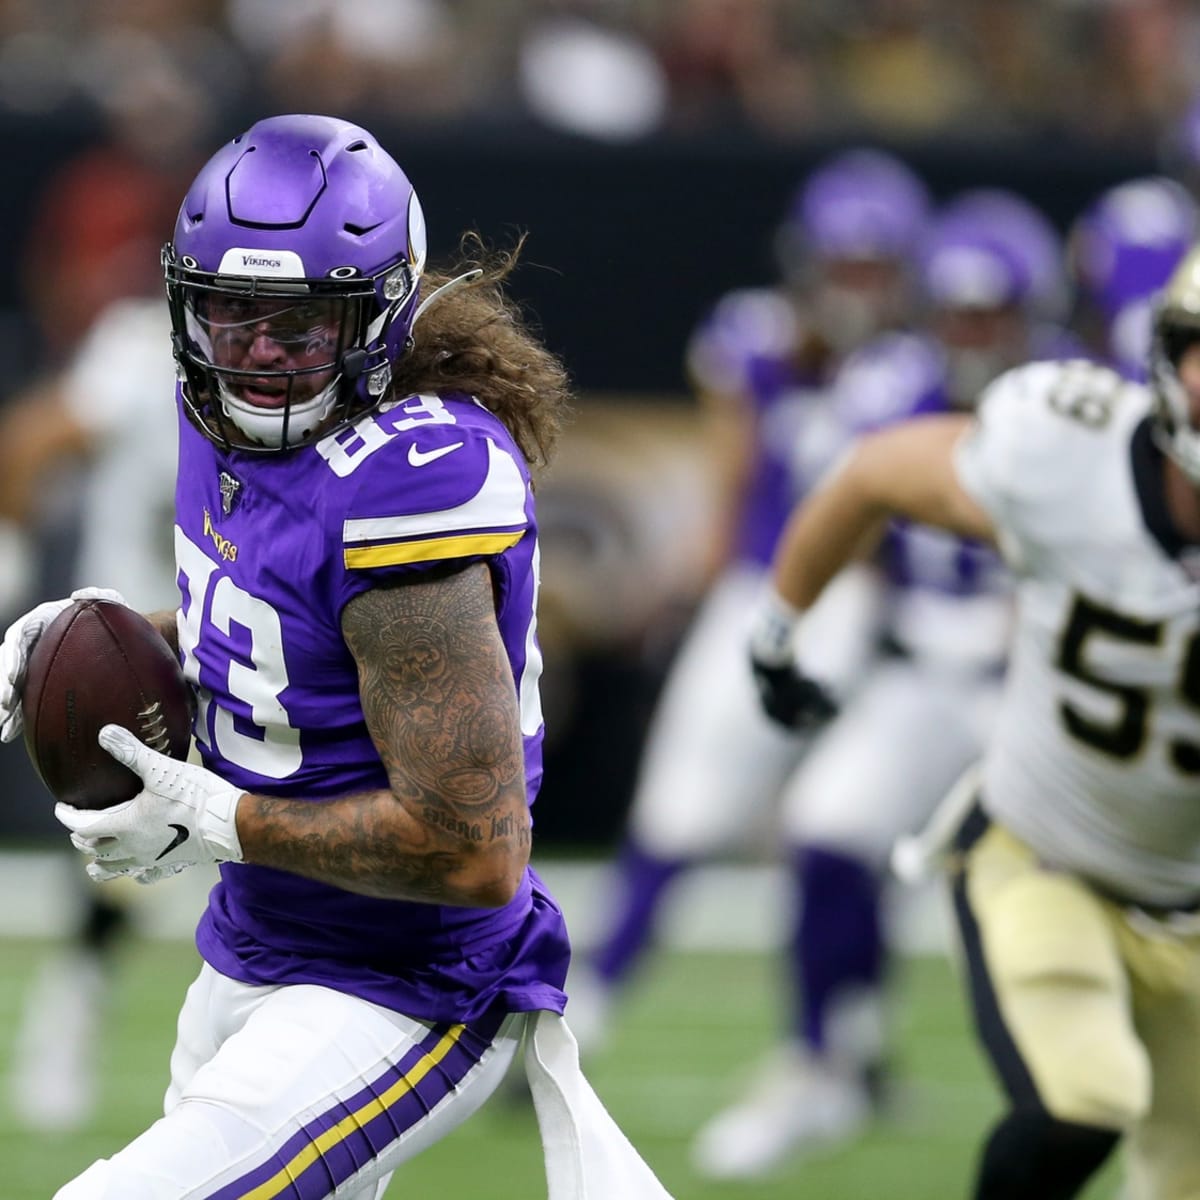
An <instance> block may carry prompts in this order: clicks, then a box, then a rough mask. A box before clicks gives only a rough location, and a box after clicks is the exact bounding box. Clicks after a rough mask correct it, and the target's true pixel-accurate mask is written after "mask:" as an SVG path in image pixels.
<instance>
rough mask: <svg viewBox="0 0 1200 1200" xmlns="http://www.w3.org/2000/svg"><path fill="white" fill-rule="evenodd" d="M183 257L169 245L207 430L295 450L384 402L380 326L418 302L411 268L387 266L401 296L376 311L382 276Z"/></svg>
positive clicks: (386, 369)
mask: <svg viewBox="0 0 1200 1200" xmlns="http://www.w3.org/2000/svg"><path fill="white" fill-rule="evenodd" d="M187 261H188V260H187V259H177V258H176V257H175V256H174V255H173V253H172V252H171V248H170V247H167V249H166V250H165V251H164V263H165V268H166V275H167V294H168V299H169V303H170V307H171V315H172V321H173V324H174V328H175V338H176V354H177V358H178V360H179V362H180V364H181V367H182V370H183V374H184V379H185V387H184V402H185V405H186V407H187V410H188V415H189V417H190V418H191V420H192V421H193V423H194V424H196V425H197V427H198V428H199V429H200V430H201V432H203V433H204V434H205V435H206V436H208V437H209V438H211V439H212V440H214V441H216V442H217V443H218V444H220V445H223V446H225V447H226V448H230V449H249V450H257V451H272V450H290V449H295V448H296V447H297V446H302V445H305V444H306V443H308V442H310V441H313V440H315V438H316V437H319V436H320V437H323V436H325V435H326V434H327V433H329V432H331V431H332V430H333V429H335V428H338V427H340V426H342V425H344V424H346V423H347V422H349V421H351V420H354V419H356V418H357V417H358V416H360V415H361V414H362V413H363V412H366V411H367V410H368V409H370V408H373V407H374V406H375V405H377V404H378V403H379V402H380V401H381V400H382V399H383V397H384V395H385V394H386V392H387V388H388V385H389V383H390V381H391V369H390V357H389V354H388V351H387V348H386V346H385V344H384V339H383V337H382V334H383V331H384V327H385V326H386V325H387V324H389V320H388V318H389V317H391V316H392V315H393V313H394V310H395V309H396V308H410V309H411V307H413V302H414V301H415V299H416V297H415V294H414V289H413V286H412V277H411V274H410V273H409V272H408V270H407V267H406V266H402V267H401V268H399V269H397V270H395V271H393V272H389V279H388V280H387V281H386V283H385V285H384V286H385V287H386V288H387V290H388V291H390V292H392V293H393V294H395V295H396V297H397V299H396V301H393V302H392V303H390V304H389V305H388V308H387V309H385V310H384V311H383V312H379V311H378V307H379V306H378V303H377V300H376V294H377V293H376V289H377V285H378V283H379V281H378V280H374V279H362V278H358V279H351V280H344V281H332V280H317V279H297V280H288V281H283V280H275V279H263V278H257V277H235V276H219V275H212V274H208V273H205V272H202V271H199V270H196V269H195V268H189V266H188V265H187ZM392 275H395V276H396V277H397V278H396V280H395V282H393V281H392V279H391V278H390V276H392ZM372 318H374V319H372ZM260 338H262V339H266V343H267V345H266V346H264V343H262V342H259V341H258V339H260ZM252 346H254V347H255V349H254V350H251V347H252Z"/></svg>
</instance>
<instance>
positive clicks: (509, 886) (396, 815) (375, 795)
mask: <svg viewBox="0 0 1200 1200" xmlns="http://www.w3.org/2000/svg"><path fill="white" fill-rule="evenodd" d="M342 632H343V635H344V636H345V638H346V644H347V645H348V646H349V647H350V651H351V653H352V654H353V655H354V658H355V661H356V662H357V663H358V679H359V692H360V695H361V697H362V705H363V712H364V713H365V714H366V719H367V726H368V728H369V729H370V731H371V736H372V738H373V739H374V741H375V745H376V746H377V747H378V749H379V754H380V757H381V758H382V759H383V764H384V766H385V767H386V768H387V773H388V779H389V780H390V782H391V789H390V790H389V791H378V792H365V793H361V794H358V795H353V796H345V797H342V798H341V799H338V800H334V801H330V802H328V803H321V804H314V803H312V802H311V801H302V800H289V799H276V798H272V797H267V796H257V795H246V796H243V797H242V800H241V803H240V805H239V807H238V814H237V826H238V835H239V837H240V839H241V843H242V851H243V853H244V855H245V859H246V861H247V862H253V863H259V864H261V865H264V866H272V867H279V868H281V869H283V870H286V871H291V872H293V873H294V874H297V875H304V876H307V877H308V878H310V879H319V880H323V881H324V882H326V883H332V884H335V885H336V886H338V887H341V888H345V889H346V890H348V891H352V892H360V893H362V894H364V895H369V896H381V897H385V898H390V899H396V900H421V901H427V902H429V903H433V904H461V905H468V906H479V907H492V906H496V907H498V906H500V905H503V904H506V903H508V901H509V900H510V899H511V898H512V896H513V895H514V893H515V891H516V888H517V886H518V885H519V883H520V881H521V877H522V875H523V873H524V870H525V865H526V863H527V862H528V861H529V846H530V833H529V830H530V822H529V809H528V806H527V804H526V797H525V768H524V759H523V754H522V747H521V726H520V718H519V713H518V709H517V694H516V688H515V687H514V684H513V677H512V671H511V668H510V666H509V662H508V658H507V656H506V654H505V652H504V646H503V644H502V642H501V640H500V631H499V629H498V627H497V625H496V616H495V608H494V605H493V600H492V584H491V575H490V573H489V571H488V569H487V567H485V566H483V565H481V564H476V565H473V566H470V567H468V568H467V569H466V570H463V571H461V572H459V573H458V574H455V575H451V576H448V577H443V578H438V579H433V580H426V581H423V582H416V583H407V584H403V585H400V586H396V587H389V588H377V589H374V590H372V591H369V592H366V593H364V594H362V595H360V596H357V597H356V598H355V599H354V600H352V601H351V602H350V603H349V604H348V605H347V606H346V609H345V612H344V613H343V616H342Z"/></svg>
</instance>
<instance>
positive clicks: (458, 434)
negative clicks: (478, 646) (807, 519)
mask: <svg viewBox="0 0 1200 1200" xmlns="http://www.w3.org/2000/svg"><path fill="white" fill-rule="evenodd" d="M537 545H538V544H537V527H536V521H535V516H534V505H533V497H532V489H531V486H530V481H529V474H528V470H527V467H526V464H525V461H524V459H523V457H522V456H521V454H520V452H519V451H518V449H517V448H516V446H515V444H514V443H513V441H512V439H511V437H510V436H509V434H508V432H507V431H506V430H505V428H504V426H503V425H502V424H501V422H500V421H499V419H498V418H497V417H495V416H494V415H493V414H492V413H490V412H488V411H487V410H486V409H484V408H483V407H481V406H480V405H479V404H477V403H476V402H475V401H474V400H473V399H471V398H470V397H467V396H453V395H446V396H441V397H439V396H410V397H407V398H405V399H402V400H399V401H396V402H392V403H388V404H385V405H383V406H381V407H380V409H379V410H377V411H375V412H373V413H371V414H369V415H367V416H364V417H363V418H362V419H361V420H360V421H358V422H357V423H356V424H355V425H353V426H351V427H349V428H347V429H344V430H341V431H339V432H336V433H333V434H330V435H329V436H327V437H326V438H324V439H323V440H321V441H319V442H317V443H315V444H314V445H311V446H305V447H302V448H301V449H298V450H296V451H293V452H290V453H285V454H275V455H271V454H250V453H245V452H237V451H234V452H232V453H229V454H223V453H222V452H221V451H219V450H218V449H217V448H216V447H215V446H213V445H212V444H211V443H210V442H208V441H207V440H206V439H204V438H203V437H201V436H200V434H199V433H197V432H196V430H195V429H193V428H192V426H191V425H190V423H189V422H188V421H187V420H186V419H183V418H181V420H180V464H179V474H178V485H177V490H176V559H177V563H178V568H179V582H180V590H181V593H182V606H181V612H180V618H179V631H180V637H179V641H180V651H181V655H182V658H183V667H184V673H185V675H186V676H187V678H188V679H189V681H190V682H191V683H192V685H193V686H194V688H195V690H196V695H197V701H198V703H197V714H196V722H195V733H196V740H197V744H198V746H199V749H200V752H201V756H202V758H203V761H204V763H205V765H206V766H207V767H209V768H210V769H212V770H214V771H215V772H216V773H217V774H219V775H220V776H221V777H222V778H224V779H227V780H228V781H229V782H231V783H233V784H235V785H237V786H238V787H241V788H245V789H246V790H248V791H252V792H257V793H261V794H265V795H275V796H289V797H297V798H300V799H304V800H309V801H311V802H312V803H320V802H321V801H322V800H326V799H332V798H334V797H338V796H344V795H349V794H353V793H355V792H361V791H366V790H372V789H380V788H387V787H388V786H389V784H388V778H387V774H386V771H385V770H384V767H383V763H382V762H381V760H380V757H379V754H378V752H377V751H376V749H375V746H374V743H373V742H372V740H371V737H370V734H369V732H368V730H367V726H366V722H365V718H364V715H363V710H362V704H361V701H360V698H359V690H358V672H357V666H356V663H355V661H354V658H353V656H352V655H351V654H350V651H349V649H348V647H347V646H346V643H345V640H344V638H343V637H342V632H341V615H342V611H343V609H344V608H345V606H346V604H347V603H348V602H349V601H350V600H352V599H353V598H354V597H355V596H356V595H359V594H361V593H362V592H363V591H365V590H367V589H370V588H373V587H377V586H383V585H387V584H388V583H389V582H395V581H398V580H403V579H404V578H406V577H407V578H412V577H413V576H414V574H417V575H418V576H419V573H420V572H423V571H427V570H429V569H431V568H437V567H441V566H445V565H451V566H452V565H455V564H465V563H468V562H471V561H486V562H487V564H488V567H489V569H490V571H491V575H492V580H493V590H494V594H495V598H496V620H497V625H498V627H499V631H500V637H501V640H502V642H503V644H504V648H505V651H506V653H507V656H508V660H509V664H510V666H511V669H512V677H513V683H514V687H515V689H516V691H517V693H518V698H519V702H520V717H521V730H522V734H523V740H524V757H525V775H526V792H527V795H528V798H529V801H530V802H532V800H533V798H534V796H535V795H536V794H537V790H538V785H539V783H540V779H541V763H542V755H541V743H542V716H541V708H540V704H539V701H538V677H539V675H540V671H541V655H540V652H539V651H538V646H537V640H536V625H535V610H536V603H537V575H538V549H537ZM437 752H438V749H437V747H436V746H431V747H430V748H429V753H431V754H436V753H437ZM465 832H466V834H467V836H472V837H478V838H479V839H481V840H482V839H483V838H486V837H487V836H488V835H489V832H490V831H489V830H488V829H485V828H480V829H478V830H477V831H474V832H472V831H471V830H467V831H465ZM197 944H198V945H199V948H200V951H201V953H202V954H203V955H204V957H205V958H206V959H207V960H208V961H209V962H210V963H211V964H212V965H213V966H214V967H215V968H216V969H217V970H218V971H220V972H221V973H222V974H225V975H228V976H231V977H232V978H235V979H239V980H241V981H243V982H246V983H251V984H270V983H282V982H288V983H315V984H320V985H323V986H327V987H333V988H336V989H338V990H341V991H347V992H350V993H352V994H355V995H359V996H362V997H363V998H365V999H368V1000H371V1001H373V1002H374V1003H378V1004H383V1005H384V1006H386V1007H390V1008H395V1009H398V1010H400V1011H404V1012H407V1013H408V1014H409V1015H412V1016H417V1017H423V1018H425V1019H428V1020H456V1021H458V1020H470V1019H473V1018H474V1017H476V1016H478V1015H480V1014H481V1013H482V1012H483V1011H486V1010H487V1008H488V1007H490V1006H491V1005H493V1004H496V1005H502V1006H503V1007H504V1008H505V1009H507V1010H509V1011H514V1010H528V1009H536V1008H551V1009H559V1010H561V1007H562V1004H563V1002H564V998H563V995H562V992H561V986H562V982H563V977H564V976H565V972H566V963H567V958H568V953H569V952H568V948H567V941H566V934H565V930H564V928H563V923H562V917H561V914H560V913H559V911H558V909H557V907H556V905H555V904H554V901H553V899H552V898H551V897H550V896H549V895H548V893H546V892H545V890H544V888H542V886H541V885H540V883H539V881H538V880H537V877H536V876H535V875H534V874H533V873H532V872H528V871H527V872H526V877H525V879H524V880H523V882H522V885H521V887H520V889H519V890H518V893H517V895H516V897H515V898H514V899H513V901H512V902H511V903H509V904H508V905H506V906H505V907H503V908H499V909H470V908H451V907H441V906H438V905H434V904H419V903H405V902H400V901H391V900H379V899H374V898H371V897H367V896H360V895H354V894H352V893H350V892H347V891H343V890H342V889H339V888H335V887H331V886H328V885H326V884H322V883H319V882H317V881H315V880H310V879H305V878H302V877H301V876H299V875H295V874H291V873H289V872H285V871H278V870H273V869H271V868H268V867H261V866H256V865H253V864H244V863H226V864H224V865H223V866H222V868H221V882H220V883H219V884H218V885H217V887H216V888H214V889H213V892H212V894H211V896H210V898H209V905H208V910H207V912H206V913H205V915H204V917H203V919H202V921H201V924H200V928H199V931H198V933H197Z"/></svg>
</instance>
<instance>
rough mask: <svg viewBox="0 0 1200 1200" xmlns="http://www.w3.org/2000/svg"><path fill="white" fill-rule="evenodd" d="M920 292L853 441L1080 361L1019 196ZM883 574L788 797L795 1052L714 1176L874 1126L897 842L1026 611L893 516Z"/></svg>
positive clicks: (728, 1133)
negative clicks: (856, 674) (876, 633)
mask: <svg viewBox="0 0 1200 1200" xmlns="http://www.w3.org/2000/svg"><path fill="white" fill-rule="evenodd" d="M919 281H920V289H921V294H922V297H923V299H924V302H925V304H926V306H927V308H928V323H929V332H921V333H918V332H894V333H887V334H883V335H882V336H880V337H879V338H876V339H874V340H873V341H871V342H869V343H868V344H867V345H866V346H864V347H863V348H862V349H861V350H859V351H858V352H856V353H854V354H852V355H851V356H850V357H849V359H848V360H847V362H846V363H845V365H844V366H843V368H842V369H841V371H840V372H839V374H838V377H837V380H836V382H835V387H834V403H835V407H836V410H837V412H838V415H839V421H840V424H841V425H842V426H843V427H844V428H847V429H849V430H851V431H852V432H853V433H854V434H855V435H862V434H865V433H867V432H870V431H871V430H874V429H879V428H882V427H884V426H887V425H891V424H895V423H897V422H900V421H903V420H905V419H907V418H908V417H911V416H913V415H914V414H918V413H945V412H951V411H955V410H958V409H966V408H969V407H970V404H971V402H972V401H973V399H974V396H975V392H976V389H977V388H978V386H979V385H980V383H981V382H983V381H986V380H987V379H989V378H991V377H993V376H995V375H997V374H999V373H1000V372H1001V371H1002V370H1003V369H1005V368H1006V367H1009V366H1012V365H1014V364H1015V363H1018V362H1024V361H1028V360H1029V359H1031V358H1037V357H1044V356H1053V355H1055V354H1062V353H1064V352H1068V351H1069V350H1073V349H1074V348H1075V343H1074V341H1073V340H1072V339H1070V338H1069V336H1067V335H1066V334H1065V332H1064V331H1063V330H1062V328H1061V327H1060V326H1059V325H1057V324H1055V323H1054V322H1052V321H1051V320H1050V318H1051V317H1052V316H1055V315H1058V314H1059V313H1061V311H1062V306H1063V302H1064V300H1065V289H1064V270H1063V254H1062V245H1061V240H1060V239H1059V238H1058V237H1057V236H1056V234H1055V232H1054V230H1053V228H1052V227H1051V226H1050V224H1049V222H1048V221H1047V220H1046V219H1045V218H1044V217H1043V216H1042V215H1041V214H1040V213H1039V212H1038V211H1037V210H1036V209H1035V208H1033V207H1032V206H1031V205H1030V204H1028V203H1027V202H1026V201H1025V200H1023V199H1022V198H1021V197H1019V196H1017V195H1016V194H1015V193H1011V192H1007V191H1001V190H993V189H982V190H976V191H971V192H967V193H964V194H962V195H961V196H959V197H957V198H955V199H954V200H952V201H951V202H950V203H949V204H948V205H947V206H946V207H945V208H944V209H942V210H941V211H940V212H939V214H938V215H937V217H936V218H935V219H934V221H933V222H932V225H931V227H930V230H929V233H928V235H927V237H926V238H925V239H924V242H923V245H922V251H921V256H920V270H919ZM876 562H877V565H878V571H879V574H880V576H881V577H882V579H883V581H884V585H885V592H884V614H883V619H882V631H881V640H882V643H883V647H884V652H883V653H882V654H880V655H879V656H878V657H877V658H876V659H875V660H874V661H873V662H872V664H871V665H870V666H869V668H868V670H867V672H866V674H865V676H864V678H863V679H862V680H860V681H859V682H858V684H857V686H856V687H855V689H854V691H853V693H852V694H851V695H849V696H843V700H844V703H843V707H842V709H841V712H840V714H839V716H838V718H837V720H835V721H834V722H833V723H832V725H831V726H829V728H827V729H826V730H825V732H824V734H823V735H822V736H821V737H820V739H819V740H818V741H817V742H816V744H815V745H814V746H813V748H812V750H811V751H810V753H809V754H808V755H807V757H806V758H805V760H804V761H803V763H802V764H801V765H800V767H799V769H798V771H797V773H796V774H795V775H793V777H792V778H791V779H790V780H789V782H788V783H787V785H786V787H785V789H784V805H783V829H784V835H785V836H784V842H785V847H786V861H787V864H788V868H789V873H790V878H791V883H792V889H793V895H794V906H793V910H792V928H791V933H790V937H789V938H788V940H787V943H786V946H787V954H788V957H789V960H790V961H789V969H788V971H787V972H786V978H787V979H788V981H789V983H790V984H791V988H792V995H791V1004H790V1006H789V1012H790V1022H789V1028H788V1030H787V1034H788V1036H787V1040H786V1041H785V1043H784V1044H783V1045H782V1046H781V1047H777V1048H775V1049H774V1050H772V1052H771V1053H770V1054H769V1055H768V1057H767V1059H766V1062H765V1063H764V1065H763V1067H762V1069H761V1070H760V1071H758V1072H757V1073H755V1074H754V1076H753V1077H752V1078H751V1080H750V1081H749V1084H748V1086H747V1088H746V1091H745V1093H744V1094H743V1095H742V1096H741V1097H740V1098H739V1099H738V1100H737V1101H736V1102H735V1103H734V1104H733V1105H731V1106H730V1107H729V1108H727V1109H725V1110H723V1111H722V1112H720V1113H718V1114H717V1115H716V1116H715V1117H714V1118H713V1119H712V1120H711V1121H710V1122H709V1123H707V1124H706V1125H705V1126H704V1127H703V1128H702V1129H701V1131H700V1133H699V1134H698V1136H697V1139H696V1142H695V1145H694V1151H693V1152H694V1158H695V1162H696V1165H697V1167H698V1169H699V1170H701V1171H702V1172H703V1173H704V1174H706V1175H709V1176H712V1177H716V1178H723V1179H732V1178H752V1177H757V1176H761V1175H764V1174H767V1173H768V1172H770V1171H772V1170H773V1169H775V1168H776V1167H778V1166H780V1165H781V1164H782V1163H784V1162H785V1161H786V1160H787V1159H788V1158H789V1157H790V1156H792V1155H793V1154H795V1153H796V1152H798V1151H802V1150H804V1149H806V1148H808V1147H811V1146H812V1145H814V1144H818V1143H823V1144H829V1143H832V1142H839V1141H845V1140H848V1139H850V1138H851V1137H853V1136H855V1135H857V1134H858V1133H859V1132H860V1131H861V1130H862V1129H863V1127H864V1126H865V1125H866V1123H867V1121H868V1119H869V1118H870V1116H871V1115H872V1112H873V1111H874V1108H875V1105H876V1104H877V1102H878V1100H879V1099H880V1098H881V1094H880V1084H881V1082H882V1076H883V1074H884V1070H885V1058H886V1041H887V1039H886V1029H885V1012H884V999H885V996H884V990H885V984H886V974H887V953H886V945H885V938H884V929H885V926H886V921H885V919H884V913H883V905H884V901H885V899H886V897H885V894H884V893H885V889H884V884H885V881H886V875H887V866H888V855H889V852H890V849H891V845H892V842H893V841H894V840H895V839H896V838H897V837H898V836H899V835H900V834H901V833H903V832H904V831H906V830H908V829H911V828H912V827H913V826H915V825H917V824H920V823H921V821H922V820H923V819H924V817H925V816H926V815H927V814H928V812H929V810H930V809H932V808H933V807H934V805H935V804H936V803H937V801H938V799H939V798H940V797H941V796H942V794H943V793H944V792H945V791H946V789H947V788H948V787H949V786H950V784H951V783H952V782H953V781H954V779H955V778H956V777H957V776H958V775H959V774H961V772H962V771H963V769H964V768H965V767H966V766H967V765H968V764H969V763H970V762H971V761H972V760H973V759H974V758H975V757H977V756H978V754H979V752H980V749H981V747H982V745H983V743H984V739H985V738H986V736H987V733H988V731H989V730H990V728H991V723H992V718H993V714H994V711H995V706H996V701H997V696H998V689H999V686H1000V680H1001V677H1002V673H1003V668H1004V663H1005V659H1006V655H1007V647H1008V637H1009V630H1010V612H1011V596H1010V590H1011V589H1010V583H1009V579H1008V576H1007V572H1006V571H1005V570H1004V569H1003V565H1002V563H1001V562H1000V560H999V558H998V557H997V556H996V555H995V553H994V552H993V551H992V549H991V548H990V547H988V546H986V545H983V544H981V543H979V542H977V541H974V540H972V539H963V538H960V537H955V536H952V535H949V534H946V533H944V532H943V531H941V530H936V529H931V528H929V527H927V526H923V525H918V524H914V523H912V522H902V521H898V522H894V523H893V524H892V525H891V526H890V527H889V528H888V529H887V531H886V533H885V536H884V539H883V544H882V546H881V548H880V550H879V552H878V554H877V556H876ZM802 652H803V651H802ZM809 669H810V670H811V671H812V672H813V673H814V674H816V675H817V676H818V677H822V670H821V669H820V668H819V667H818V666H817V665H815V664H813V665H811V666H810V668H809ZM824 683H825V685H826V686H827V687H828V686H829V684H830V681H829V680H828V679H824ZM832 690H833V691H834V692H835V693H836V692H838V691H839V689H838V688H836V687H835V688H833V689H832Z"/></svg>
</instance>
